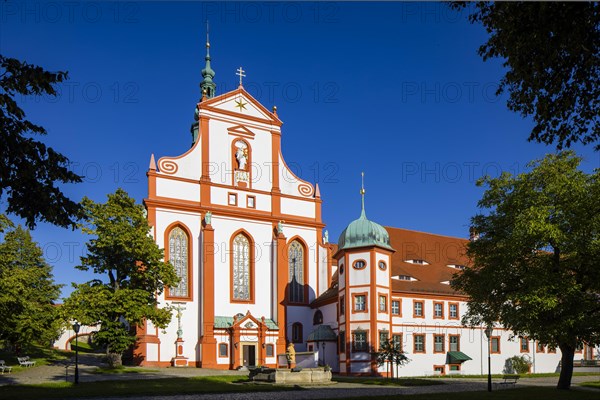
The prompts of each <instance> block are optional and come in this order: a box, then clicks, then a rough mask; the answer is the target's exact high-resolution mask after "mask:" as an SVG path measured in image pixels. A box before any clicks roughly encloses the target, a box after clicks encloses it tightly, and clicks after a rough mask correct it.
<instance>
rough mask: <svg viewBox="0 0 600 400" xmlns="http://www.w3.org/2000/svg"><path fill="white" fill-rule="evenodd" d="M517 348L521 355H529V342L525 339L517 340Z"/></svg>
mask: <svg viewBox="0 0 600 400" xmlns="http://www.w3.org/2000/svg"><path fill="white" fill-rule="evenodd" d="M519 348H520V349H521V353H529V340H528V339H527V338H519Z"/></svg>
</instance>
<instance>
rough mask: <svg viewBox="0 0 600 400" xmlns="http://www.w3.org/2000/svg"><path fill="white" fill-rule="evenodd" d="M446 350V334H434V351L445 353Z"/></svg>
mask: <svg viewBox="0 0 600 400" xmlns="http://www.w3.org/2000/svg"><path fill="white" fill-rule="evenodd" d="M444 351H445V350H444V335H433V352H434V353H443V352H444Z"/></svg>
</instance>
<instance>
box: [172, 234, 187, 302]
mask: <svg viewBox="0 0 600 400" xmlns="http://www.w3.org/2000/svg"><path fill="white" fill-rule="evenodd" d="M188 246H189V243H188V237H187V235H186V233H185V232H184V231H183V229H181V228H180V227H175V228H173V229H172V230H171V232H170V233H169V262H170V263H171V264H172V265H173V267H175V273H176V274H177V276H178V277H179V279H180V281H179V283H178V284H177V286H175V287H172V288H169V295H170V296H172V297H188V295H189V294H188V293H189V287H188V282H189V276H188V263H189V260H188Z"/></svg>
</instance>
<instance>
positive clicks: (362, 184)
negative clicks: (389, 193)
mask: <svg viewBox="0 0 600 400" xmlns="http://www.w3.org/2000/svg"><path fill="white" fill-rule="evenodd" d="M360 180H361V184H360V194H362V195H363V196H364V194H365V173H364V172H361V173H360Z"/></svg>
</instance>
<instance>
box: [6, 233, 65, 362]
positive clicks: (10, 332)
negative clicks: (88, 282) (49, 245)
mask: <svg viewBox="0 0 600 400" xmlns="http://www.w3.org/2000/svg"><path fill="white" fill-rule="evenodd" d="M8 225H9V224H8ZM61 286H62V285H57V284H55V283H54V280H53V277H52V267H51V266H50V265H48V264H47V263H46V261H45V260H44V257H43V255H42V250H41V249H40V248H39V247H38V245H37V244H36V243H35V242H34V241H33V240H32V239H31V235H30V234H29V231H28V230H26V229H23V228H21V227H20V226H18V227H17V228H16V229H14V230H11V231H8V232H7V233H6V234H5V236H4V241H3V242H2V243H0V340H2V341H5V342H7V343H8V344H9V345H10V346H11V347H13V348H16V349H17V350H19V349H20V348H27V347H28V346H29V345H31V344H33V343H49V342H50V341H51V340H53V339H56V338H57V337H58V336H59V334H60V323H59V321H58V318H57V307H55V301H56V300H57V299H58V298H59V296H60V288H61Z"/></svg>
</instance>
